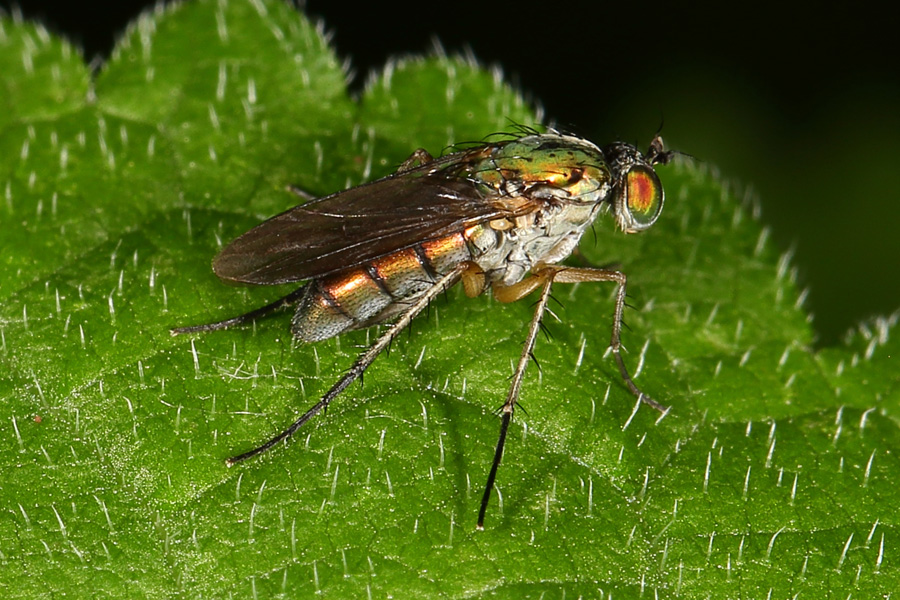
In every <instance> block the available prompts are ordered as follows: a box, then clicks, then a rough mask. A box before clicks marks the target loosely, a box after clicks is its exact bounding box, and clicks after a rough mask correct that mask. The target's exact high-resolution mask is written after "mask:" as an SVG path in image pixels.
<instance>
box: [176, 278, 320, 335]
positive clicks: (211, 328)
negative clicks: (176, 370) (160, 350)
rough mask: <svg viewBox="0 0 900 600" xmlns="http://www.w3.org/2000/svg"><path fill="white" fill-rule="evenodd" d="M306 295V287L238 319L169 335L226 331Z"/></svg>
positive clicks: (198, 326) (183, 329) (177, 328)
mask: <svg viewBox="0 0 900 600" xmlns="http://www.w3.org/2000/svg"><path fill="white" fill-rule="evenodd" d="M304 293H306V286H303V287H301V288H300V289H297V290H294V291H293V292H291V293H290V294H288V295H287V296H284V297H282V298H279V299H278V300H276V301H275V302H272V303H271V304H266V305H265V306H261V307H260V308H257V309H255V310H251V311H250V312H248V313H244V314H242V315H238V316H236V317H231V318H230V319H225V320H224V321H218V322H216V323H206V324H205V325H190V326H188V327H174V328H172V329H170V330H169V333H171V334H172V335H180V334H182V333H200V332H202V331H216V330H218V329H225V328H227V327H233V326H234V325H244V324H245V323H250V322H252V321H255V320H256V319H260V318H262V317H265V316H266V315H268V314H270V313H273V312H275V311H276V310H279V309H281V308H284V307H285V306H290V305H292V304H296V303H297V301H298V300H299V299H300V298H301V297H302V296H303V294H304Z"/></svg>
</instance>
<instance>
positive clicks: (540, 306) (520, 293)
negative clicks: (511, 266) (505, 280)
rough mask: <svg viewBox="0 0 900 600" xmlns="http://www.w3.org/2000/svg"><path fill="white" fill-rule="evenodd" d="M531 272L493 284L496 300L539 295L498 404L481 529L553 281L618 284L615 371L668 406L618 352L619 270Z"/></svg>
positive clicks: (621, 290)
mask: <svg viewBox="0 0 900 600" xmlns="http://www.w3.org/2000/svg"><path fill="white" fill-rule="evenodd" d="M532 273H533V274H532V275H531V276H530V277H528V278H526V279H523V280H522V281H520V282H518V283H515V284H513V285H509V286H503V285H496V284H495V285H494V288H493V291H494V296H495V297H496V298H497V300H499V301H500V302H514V301H515V300H518V299H520V298H522V297H524V296H527V295H528V294H530V293H531V292H533V291H534V290H536V289H537V288H539V287H540V288H541V296H540V298H539V299H538V302H537V305H536V306H535V309H534V317H533V318H532V319H531V326H530V327H529V329H528V336H527V337H526V338H525V344H524V345H523V346H522V354H521V355H520V356H519V362H518V364H517V365H516V370H515V372H514V373H513V377H512V384H511V385H510V388H509V393H508V394H507V396H506V402H504V403H503V406H502V407H501V408H500V436H499V439H498V440H497V447H496V450H495V451H494V461H493V463H492V464H491V470H490V472H489V473H488V480H487V484H486V485H485V489H484V495H483V496H482V499H481V509H480V511H479V513H478V529H484V517H485V513H486V512H487V507H488V502H489V501H490V498H491V490H492V489H493V487H494V481H495V480H496V478H497V469H498V468H499V467H500V460H501V459H502V458H503V448H504V446H505V445H506V434H507V432H508V430H509V423H510V421H511V420H512V416H513V412H514V411H515V408H516V403H517V402H518V399H519V392H520V390H521V388H522V379H523V377H524V376H525V368H526V367H527V366H528V359H529V358H530V357H531V355H532V354H531V353H532V351H533V350H534V342H535V340H536V338H537V332H538V330H539V329H540V325H541V318H542V317H543V315H544V311H545V310H546V309H547V302H548V301H549V299H550V289H551V287H552V286H553V284H554V283H581V282H588V281H612V282H615V283H617V284H619V285H618V289H617V291H616V305H615V310H614V313H613V328H612V337H611V338H610V349H611V350H612V352H613V354H615V357H616V363H617V364H618V366H619V373H620V374H621V375H622V379H623V380H624V381H625V385H626V386H627V387H628V389H629V390H630V391H631V393H632V394H634V395H635V396H637V397H638V399H639V400H640V401H641V402H643V403H645V404H648V405H650V406H652V407H653V408H655V409H656V410H658V411H660V412H665V411H666V410H668V409H667V408H666V407H665V406H663V405H662V404H660V403H659V402H657V401H655V400H653V399H652V398H651V397H650V396H648V395H647V394H645V393H644V392H642V391H641V390H640V389H639V388H638V387H637V386H636V385H635V383H634V380H633V379H632V378H631V375H630V374H629V373H628V369H627V368H626V367H625V362H624V361H623V360H622V355H621V348H622V342H621V333H622V313H623V312H624V310H625V286H626V282H627V278H626V276H625V274H624V273H622V272H620V271H613V270H607V269H591V268H570V267H562V266H557V265H546V266H542V267H539V268H537V269H536V270H535V271H533V272H532Z"/></svg>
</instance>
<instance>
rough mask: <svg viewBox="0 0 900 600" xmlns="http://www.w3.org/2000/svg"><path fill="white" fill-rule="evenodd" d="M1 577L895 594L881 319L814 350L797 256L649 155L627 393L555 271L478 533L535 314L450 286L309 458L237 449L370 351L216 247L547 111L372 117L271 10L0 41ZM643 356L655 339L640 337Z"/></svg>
mask: <svg viewBox="0 0 900 600" xmlns="http://www.w3.org/2000/svg"><path fill="white" fill-rule="evenodd" d="M0 73H2V75H0V82H2V88H0V89H2V99H0V103H2V108H0V164H2V167H0V169H2V170H0V194H2V199H0V225H2V233H0V299H2V303H0V397H2V398H3V400H4V407H5V412H6V415H7V416H6V417H5V418H4V419H3V420H2V421H0V465H2V473H3V477H2V478H0V506H2V511H0V563H2V567H3V568H2V570H0V590H2V594H3V596H4V597H8V598H34V597H49V596H51V595H52V596H55V595H63V594H65V595H69V596H79V595H84V593H83V590H84V589H85V586H89V589H90V590H91V592H90V594H91V595H92V596H95V597H116V598H119V597H152V598H166V597H251V595H255V596H258V597H273V596H276V595H278V594H282V595H283V596H284V597H306V596H308V595H310V593H312V592H316V591H318V592H321V593H323V594H326V595H328V596H329V597H336V598H350V597H367V596H370V597H385V596H392V597H401V598H417V597H448V598H462V597H473V596H488V595H490V596H494V597H501V598H525V597H531V598H538V597H545V598H557V597H567V598H576V597H603V598H608V597H614V598H638V597H644V598H765V597H771V598H792V597H798V596H799V597H808V598H824V597H834V598H846V597H848V596H850V595H852V596H853V597H854V598H857V597H858V598H872V597H886V596H888V595H889V594H890V593H891V592H892V591H893V590H896V589H900V570H898V567H897V566H896V565H897V562H896V556H897V554H898V544H897V535H898V518H897V510H896V508H895V507H896V505H897V503H898V493H897V492H896V489H895V488H894V487H893V486H894V482H895V481H896V480H897V478H898V477H900V463H898V461H897V456H896V455H897V452H898V449H900V444H898V440H900V438H898V400H900V391H898V380H900V377H898V372H900V370H898V369H897V368H896V365H895V364H894V362H895V360H893V359H892V357H894V356H896V355H897V353H898V350H900V347H898V341H897V336H891V333H892V332H893V331H894V330H895V329H896V321H897V316H896V315H895V316H893V317H891V318H889V319H877V320H874V321H872V322H871V323H868V324H865V325H862V326H861V327H860V328H859V331H858V332H856V333H855V334H854V335H852V336H850V337H849V338H848V340H847V342H846V344H845V345H843V346H841V347H838V348H826V349H823V350H820V351H814V350H813V349H812V347H811V346H812V340H813V331H812V327H811V325H810V319H809V317H808V315H807V314H806V312H805V311H804V310H803V308H802V303H803V302H802V300H803V294H802V293H801V292H800V291H799V290H798V288H797V285H796V283H795V279H796V277H795V270H794V267H793V266H792V265H791V264H790V259H789V256H787V255H784V254H779V252H778V251H777V249H775V248H773V247H772V244H771V243H767V232H766V230H765V229H764V228H763V227H762V226H761V225H760V223H759V220H758V216H757V214H756V213H757V207H756V205H755V204H754V203H753V202H752V200H747V199H744V198H743V197H741V196H740V194H739V193H736V192H735V191H734V190H732V189H731V188H730V187H729V186H728V185H726V184H725V183H723V182H722V181H721V180H720V179H719V178H717V177H715V176H714V175H712V174H710V172H709V171H708V170H706V169H705V168H703V167H702V166H701V167H696V166H692V165H691V164H678V165H675V166H673V167H667V168H665V169H661V173H660V175H661V177H662V179H663V182H664V184H665V186H666V188H667V193H668V205H667V207H666V209H665V211H664V212H663V215H662V217H661V218H660V220H659V222H658V223H657V224H656V225H655V226H654V228H653V229H651V230H650V231H648V232H646V233H644V234H642V235H639V236H624V235H621V234H618V233H614V232H613V229H614V228H613V226H612V223H611V222H609V221H608V220H602V219H601V220H600V221H598V223H597V224H596V226H595V235H591V234H590V233H589V234H588V235H587V236H585V241H584V243H583V248H582V250H583V253H584V255H585V257H586V259H587V260H589V261H591V262H593V263H596V264H603V263H609V262H614V261H615V262H620V263H621V264H622V265H623V269H624V270H625V271H626V272H627V273H629V275H630V279H629V282H630V286H629V291H630V293H631V295H632V304H634V306H635V309H633V310H629V311H628V313H627V314H626V318H627V321H628V324H629V326H630V329H628V330H627V331H626V332H625V343H626V345H627V346H628V347H629V348H630V349H631V352H630V353H629V354H627V355H626V361H627V362H628V363H629V365H630V366H631V367H632V369H633V370H637V371H639V375H638V377H637V381H638V384H639V385H641V386H642V387H643V389H644V390H645V391H646V392H648V393H650V394H651V395H653V396H654V397H655V398H657V399H659V400H661V401H662V402H664V403H666V404H668V405H670V406H671V410H670V412H669V413H667V415H666V416H665V417H664V418H660V415H658V414H655V413H654V412H653V411H652V410H650V409H647V408H645V407H637V410H636V412H635V409H636V406H635V399H634V397H633V396H631V395H630V394H629V393H628V391H627V389H626V388H625V387H624V385H623V384H622V382H621V379H620V377H619V375H618V371H617V369H616V367H615V364H614V363H613V361H612V358H611V357H609V356H605V355H604V352H605V350H606V346H607V343H608V336H609V327H610V325H611V321H612V291H613V290H612V289H610V288H607V287H604V286H602V285H579V286H559V287H558V288H557V289H556V291H555V296H556V298H557V299H558V300H559V301H560V304H561V307H560V306H556V307H555V308H554V311H555V312H556V313H557V314H558V316H559V317H560V318H561V322H558V323H557V322H553V321H552V319H548V320H547V321H546V322H547V324H548V327H549V329H550V331H551V333H552V335H553V337H552V339H550V340H549V341H548V340H545V339H541V340H540V341H539V342H538V346H537V348H536V355H537V357H538V359H539V360H540V364H541V370H540V371H539V370H538V369H535V368H532V369H531V370H530V371H529V372H528V374H527V376H526V381H525V388H524V392H523V395H522V399H521V401H522V405H523V406H524V408H525V409H526V410H527V414H525V413H524V411H520V412H518V413H517V418H516V420H515V421H514V423H513V426H512V428H511V434H510V438H509V440H508V445H507V451H506V454H505V456H504V461H503V464H502V466H501V469H500V473H499V478H498V491H499V495H500V497H502V501H498V500H499V498H498V497H497V496H496V495H495V496H494V502H492V505H491V507H490V509H489V512H488V518H487V524H486V529H485V531H476V529H475V520H476V518H477V511H478V505H479V501H480V497H481V493H482V490H483V485H484V481H485V478H486V475H487V470H488V468H489V464H490V460H491V456H492V454H493V449H494V445H495V443H496V439H497V433H498V421H497V419H495V418H494V417H493V416H492V410H493V409H494V408H496V407H497V406H498V405H499V404H500V403H501V401H502V399H503V398H504V397H505V393H506V387H507V385H508V377H509V374H510V369H511V367H510V364H511V361H514V360H515V359H516V357H517V356H518V354H519V352H520V349H521V348H520V345H521V340H522V339H523V338H524V336H525V330H526V328H527V323H528V320H529V319H530V317H531V307H530V306H529V302H528V301H523V302H520V303H517V304H513V305H508V306H501V305H499V304H497V303H496V302H493V301H492V300H491V299H490V298H489V297H481V298H477V299H474V300H468V299H465V298H464V296H463V294H461V292H460V291H459V290H454V291H452V292H450V293H449V294H448V298H447V301H446V302H443V301H439V302H437V303H436V304H435V305H434V306H433V307H432V309H431V311H430V315H429V316H427V317H425V316H422V317H420V318H419V319H417V321H416V322H415V323H414V326H413V328H412V332H411V333H410V335H409V336H408V337H406V336H404V338H403V339H399V340H397V341H396V342H395V344H394V345H393V351H392V352H391V353H390V354H389V355H387V356H382V357H381V358H379V360H378V361H377V362H376V363H375V365H374V366H373V367H372V368H371V369H370V370H369V372H368V373H367V375H366V385H365V387H364V388H360V387H358V386H354V387H352V388H350V389H349V390H348V391H347V392H346V393H345V394H344V395H343V396H342V397H341V398H339V399H338V400H337V401H336V402H335V403H334V404H333V405H332V408H331V410H330V411H329V413H328V414H327V416H325V417H319V418H317V419H315V420H314V421H313V422H312V423H310V424H309V425H308V426H307V427H306V428H305V430H303V431H301V432H300V433H299V434H298V435H297V436H295V439H294V440H293V441H292V442H291V443H289V444H286V445H285V446H284V447H281V448H278V449H276V450H274V451H272V452H269V453H268V454H266V455H264V456H262V457H260V458H259V459H257V460H255V461H253V462H250V463H247V464H241V465H238V466H236V467H234V468H232V469H227V468H226V467H225V465H224V462H223V461H224V459H225V458H226V457H228V456H232V455H233V454H235V453H237V452H240V451H243V450H247V449H249V448H251V447H253V446H254V445H255V444H258V443H259V442H261V441H263V440H265V439H267V437H269V436H271V435H272V434H273V433H276V432H277V431H280V430H281V429H282V428H283V427H284V426H286V425H287V424H288V423H290V422H291V421H292V420H293V419H294V418H295V417H296V416H297V415H298V414H299V413H301V412H302V411H303V410H305V409H306V408H307V407H308V406H309V405H311V404H312V403H314V402H315V401H316V400H317V399H318V397H319V395H320V394H321V393H323V392H324V391H325V390H327V389H328V387H330V385H331V384H332V383H333V382H334V381H335V379H336V378H337V377H339V376H340V375H341V374H342V373H343V372H344V371H345V369H346V368H347V367H348V366H349V365H350V363H351V362H352V361H353V358H354V356H355V354H356V353H357V352H358V351H359V348H360V347H362V346H364V345H365V344H366V343H368V342H369V341H370V340H371V339H373V336H374V335H375V333H376V332H375V331H362V332H354V333H351V334H348V335H346V336H342V337H340V338H337V339H334V340H329V341H326V342H322V343H319V344H315V345H302V344H298V343H295V342H293V341H292V340H291V338H290V333H289V323H288V322H289V316H288V315H280V316H275V317H272V318H270V319H266V320H263V321H260V322H258V323H257V324H256V325H255V326H253V327H246V328H238V329H234V330H229V331H221V332H215V333H210V334H204V335H194V336H180V337H172V336H170V335H169V332H168V329H169V328H170V327H172V326H176V325H186V324H195V323H201V322H208V321H212V320H215V319H219V318H223V317H227V316H232V315H234V314H238V313H240V312H242V311H246V310H250V309H252V308H254V307H257V306H260V305H262V304H264V303H265V302H267V301H270V300H272V299H274V298H277V297H278V296H279V295H280V294H283V293H286V292H287V291H289V289H244V288H241V289H235V288H230V287H228V286H224V285H222V284H221V283H220V282H219V281H218V280H216V278H215V277H214V276H213V274H212V272H211V270H210V268H209V264H210V260H211V259H212V257H213V256H214V255H215V254H216V252H217V250H218V249H219V248H220V247H221V246H222V244H223V243H225V242H227V241H228V240H230V239H231V238H233V237H234V236H235V235H237V234H239V233H240V232H242V231H244V230H246V229H247V228H249V227H251V226H252V225H254V224H256V223H258V222H259V221H260V220H261V219H263V218H265V217H267V216H270V215H272V214H275V213H277V212H278V211H280V210H284V209H285V208H288V207H290V206H291V205H292V204H293V203H295V201H296V200H295V198H294V197H293V196H292V195H291V194H290V193H289V192H287V191H286V189H285V188H286V186H287V185H288V184H297V185H299V186H300V187H302V188H304V189H306V190H309V191H311V192H313V193H317V194H324V193H328V192H332V191H334V190H338V189H342V188H344V187H345V186H348V185H356V184H358V183H360V182H362V181H365V180H369V179H372V178H375V177H378V176H381V175H384V174H386V173H389V172H391V171H392V170H393V169H394V168H395V166H396V165H397V164H399V163H400V162H402V161H403V159H404V158H406V156H408V154H409V153H410V152H411V151H412V150H414V149H415V148H417V147H425V148H427V149H429V150H431V151H432V152H434V153H437V152H439V151H440V150H441V149H442V148H444V147H446V146H447V145H449V144H451V143H453V142H458V141H466V140H477V139H482V138H483V137H484V136H486V135H488V134H490V133H492V132H495V131H500V130H504V129H508V128H510V127H511V125H510V123H511V122H514V123H523V124H526V125H530V124H534V123H535V121H536V117H535V115H534V114H533V113H531V112H530V110H529V108H528V107H527V106H526V105H525V104H524V103H523V101H522V100H521V98H520V97H519V96H518V95H517V94H515V93H514V92H513V91H512V90H511V89H510V88H509V86H507V85H506V84H505V83H504V82H503V80H502V78H501V77H500V76H499V75H498V74H496V73H490V72H487V71H485V70H483V69H481V68H480V67H478V66H476V65H472V64H469V63H467V62H466V61H463V60H459V59H454V58H447V57H443V56H433V57H430V58H424V59H407V60H402V61H397V62H394V63H392V64H390V65H388V66H387V67H386V68H385V70H384V71H383V72H382V73H379V74H377V75H376V76H374V77H373V78H372V80H371V81H370V82H369V85H368V86H367V88H366V90H365V92H364V93H363V94H362V96H361V97H360V98H359V99H353V98H351V97H350V96H349V95H348V92H347V89H346V74H345V73H344V71H343V69H342V68H341V66H340V64H339V61H338V60H337V58H336V57H335V56H334V54H333V52H332V51H331V50H330V49H329V47H328V45H327V42H326V40H325V38H324V36H323V35H322V32H321V30H319V29H317V28H316V27H314V26H313V25H311V24H310V23H309V22H308V21H307V20H306V19H305V18H304V17H303V16H302V15H300V14H298V13H296V12H295V10H294V9H293V8H291V7H289V6H287V5H286V4H284V3H281V2H278V1H271V2H269V1H263V0H257V1H254V2H244V1H240V0H234V1H232V2H228V3H224V2H220V3H213V2H195V3H185V4H180V5H177V6H167V7H163V8H160V9H158V10H157V11H155V12H154V13H152V14H146V15H144V16H143V17H142V18H141V19H140V20H139V21H138V22H137V23H136V24H135V25H134V26H132V27H131V28H130V29H129V30H128V31H127V32H126V34H125V35H124V36H123V38H122V39H121V41H120V43H119V45H118V47H117V49H116V51H115V53H114V55H113V57H112V58H111V60H110V61H109V63H108V64H107V65H105V66H104V67H103V69H102V70H101V71H100V72H99V73H98V74H97V75H96V77H95V78H92V76H91V74H90V73H89V71H88V69H87V67H86V66H85V65H84V63H83V61H82V60H81V58H80V57H79V56H78V53H77V52H76V51H75V50H73V49H72V47H71V46H70V45H68V44H67V43H66V42H64V41H61V40H59V39H57V38H55V37H53V36H51V35H49V34H48V33H47V32H46V31H44V30H42V29H41V28H39V27H37V26H35V25H32V24H29V23H20V22H14V21H12V20H9V19H3V20H0ZM645 342H646V344H645Z"/></svg>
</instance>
